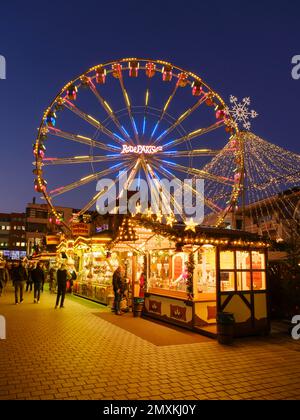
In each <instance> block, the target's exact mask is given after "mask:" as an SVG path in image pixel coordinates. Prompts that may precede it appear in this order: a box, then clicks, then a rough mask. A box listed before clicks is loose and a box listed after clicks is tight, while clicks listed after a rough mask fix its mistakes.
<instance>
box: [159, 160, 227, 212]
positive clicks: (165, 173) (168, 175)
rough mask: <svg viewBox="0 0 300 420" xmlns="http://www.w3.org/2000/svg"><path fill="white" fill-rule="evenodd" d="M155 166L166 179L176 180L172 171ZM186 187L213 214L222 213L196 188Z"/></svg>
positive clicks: (187, 185)
mask: <svg viewBox="0 0 300 420" xmlns="http://www.w3.org/2000/svg"><path fill="white" fill-rule="evenodd" d="M153 166H154V167H155V169H156V170H157V171H158V172H159V173H160V174H162V175H163V176H165V177H166V178H168V179H169V180H172V179H174V178H176V176H175V174H174V173H172V172H171V171H168V170H167V169H165V168H163V167H162V166H160V165H156V164H153ZM185 187H186V188H188V189H189V190H190V191H191V192H192V193H193V194H195V196H197V197H198V198H199V199H200V201H203V202H204V204H205V205H206V206H207V207H209V208H210V209H211V210H212V211H213V212H215V213H218V212H220V211H221V210H222V209H221V208H220V207H219V206H218V205H217V204H215V203H214V202H213V201H212V200H210V199H208V198H205V197H204V195H202V194H200V193H199V192H198V191H197V190H196V189H195V188H193V187H192V186H191V185H189V184H185Z"/></svg>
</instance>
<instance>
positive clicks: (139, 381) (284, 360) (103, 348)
mask: <svg viewBox="0 0 300 420" xmlns="http://www.w3.org/2000/svg"><path fill="white" fill-rule="evenodd" d="M32 301H33V295H32V293H31V294H29V293H25V301H24V303H23V304H22V305H14V304H13V294H12V291H11V290H8V291H6V293H5V295H4V296H2V297H1V298H0V314H2V315H5V317H6V321H7V339H6V340H0V399H117V400H118V399H134V400H148V399H160V400H164V399H174V400H175V399H233V400H236V399H300V342H297V343H295V342H292V341H291V340H290V339H289V338H288V337H284V338H282V337H280V339H279V340H277V339H276V337H270V338H252V339H243V340H236V342H235V344H234V346H231V347H225V346H221V345H219V344H218V343H217V342H216V341H214V340H211V341H205V342H201V343H195V344H180V345H170V346H163V347H160V346H155V345H154V344H152V343H150V342H148V341H146V340H143V339H141V338H139V337H137V336H136V335H134V334H132V333H130V332H128V331H125V330H123V329H121V328H119V327H117V326H115V325H112V324H111V323H109V322H107V321H105V320H103V319H101V318H99V317H98V316H95V315H94V313H95V312H97V311H99V310H105V309H103V307H101V306H96V305H92V304H89V305H87V304H85V303H82V301H81V300H80V299H77V300H76V299H74V298H67V300H66V308H64V309H56V310H55V309H54V303H55V295H50V294H49V292H44V293H43V294H42V297H41V303H40V304H39V305H37V304H33V303H32ZM101 308H102V309H101ZM153 328H155V324H154V323H153Z"/></svg>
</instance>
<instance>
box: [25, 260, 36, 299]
mask: <svg viewBox="0 0 300 420" xmlns="http://www.w3.org/2000/svg"><path fill="white" fill-rule="evenodd" d="M33 270H34V264H29V266H28V268H27V271H28V278H27V281H26V292H28V290H29V292H32V285H33V280H32V271H33Z"/></svg>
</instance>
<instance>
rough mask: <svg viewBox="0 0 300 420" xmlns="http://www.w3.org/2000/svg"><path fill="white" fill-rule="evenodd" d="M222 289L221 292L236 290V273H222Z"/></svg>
mask: <svg viewBox="0 0 300 420" xmlns="http://www.w3.org/2000/svg"><path fill="white" fill-rule="evenodd" d="M220 287H221V292H232V291H234V290H235V275H234V271H221V272H220Z"/></svg>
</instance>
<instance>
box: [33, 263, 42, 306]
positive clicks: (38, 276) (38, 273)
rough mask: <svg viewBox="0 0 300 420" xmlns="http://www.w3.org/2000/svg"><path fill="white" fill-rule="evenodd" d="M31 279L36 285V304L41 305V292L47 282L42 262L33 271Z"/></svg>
mask: <svg viewBox="0 0 300 420" xmlns="http://www.w3.org/2000/svg"><path fill="white" fill-rule="evenodd" d="M31 278H32V281H33V285H34V289H33V290H34V303H40V296H41V290H42V286H43V284H44V281H45V273H44V270H43V269H42V267H41V263H40V262H38V263H37V265H36V268H35V269H33V270H32V272H31Z"/></svg>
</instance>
